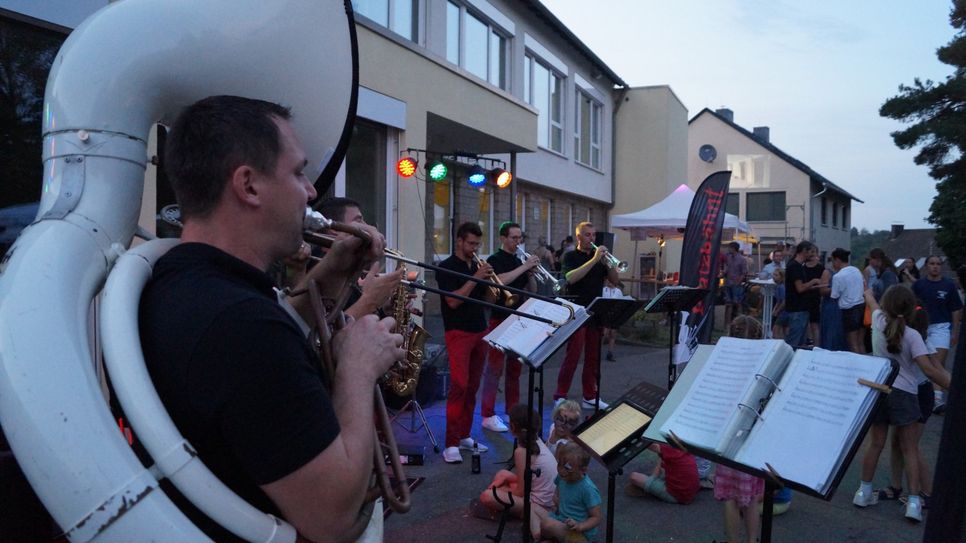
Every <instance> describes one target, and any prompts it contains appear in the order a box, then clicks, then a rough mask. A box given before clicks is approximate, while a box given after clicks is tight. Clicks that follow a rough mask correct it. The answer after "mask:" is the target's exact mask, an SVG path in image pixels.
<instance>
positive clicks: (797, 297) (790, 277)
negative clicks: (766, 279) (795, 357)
mask: <svg viewBox="0 0 966 543" xmlns="http://www.w3.org/2000/svg"><path fill="white" fill-rule="evenodd" d="M816 254H818V247H816V246H815V244H814V243H812V242H810V241H802V242H800V243H799V244H798V245H796V246H795V257H794V258H792V259H791V260H789V261H788V266H787V267H786V268H785V314H786V315H788V333H787V334H786V335H785V342H786V343H788V344H789V345H791V346H792V347H799V346H800V345H802V344H804V343H805V333H806V331H807V330H808V298H807V297H806V296H803V295H804V294H806V293H808V292H817V291H818V290H817V289H818V288H819V287H820V286H821V283H822V280H821V279H811V280H809V279H808V278H807V275H806V272H805V261H806V260H808V259H809V257H811V256H814V255H816Z"/></svg>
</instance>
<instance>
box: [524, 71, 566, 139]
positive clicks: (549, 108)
mask: <svg viewBox="0 0 966 543" xmlns="http://www.w3.org/2000/svg"><path fill="white" fill-rule="evenodd" d="M523 72H524V73H523V80H524V93H525V98H526V100H527V103H528V104H530V105H532V106H533V107H535V108H537V110H538V111H539V112H540V114H539V117H538V118H537V144H538V145H540V146H541V147H544V148H547V149H550V150H551V151H556V152H558V153H561V154H562V153H563V77H561V76H559V75H557V73H556V72H554V71H553V70H552V69H550V68H549V67H548V66H546V65H544V64H542V63H541V62H540V61H538V60H536V59H535V58H533V57H531V56H529V55H528V56H527V57H525V60H524V63H523Z"/></svg>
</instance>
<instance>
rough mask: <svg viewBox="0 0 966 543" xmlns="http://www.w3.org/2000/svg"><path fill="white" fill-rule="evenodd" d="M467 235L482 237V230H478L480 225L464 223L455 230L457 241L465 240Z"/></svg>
mask: <svg viewBox="0 0 966 543" xmlns="http://www.w3.org/2000/svg"><path fill="white" fill-rule="evenodd" d="M468 234H473V235H474V236H478V237H483V230H480V225H478V224H476V223H475V222H464V223H463V224H461V225H460V227H459V228H457V229H456V237H457V238H458V239H466V236H467V235H468Z"/></svg>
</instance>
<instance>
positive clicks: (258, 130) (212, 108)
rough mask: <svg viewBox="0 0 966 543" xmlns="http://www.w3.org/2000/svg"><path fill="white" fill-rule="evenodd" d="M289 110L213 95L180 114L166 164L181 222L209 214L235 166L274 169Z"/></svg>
mask: <svg viewBox="0 0 966 543" xmlns="http://www.w3.org/2000/svg"><path fill="white" fill-rule="evenodd" d="M291 117H292V114H291V112H290V111H289V110H288V108H285V107H282V106H280V105H278V104H274V103H272V102H266V101H264V100H254V99H251V98H242V97H240V96H209V97H208V98H204V99H202V100H199V101H197V102H195V103H194V104H192V105H190V106H188V107H187V108H185V109H184V111H182V112H181V114H180V115H179V116H178V118H177V119H176V120H175V122H174V124H173V125H172V126H171V130H170V132H169V133H168V135H167V138H166V140H165V158H164V168H165V172H166V173H167V175H168V177H169V179H170V181H171V187H172V188H173V189H174V193H175V196H176V197H177V199H178V205H179V206H180V207H181V217H182V220H183V219H186V218H191V217H205V216H207V215H209V214H210V213H211V212H212V210H214V208H215V206H216V205H217V204H218V200H220V199H221V194H222V192H223V191H224V188H225V184H226V183H227V182H228V178H229V177H230V176H231V174H232V172H234V171H235V169H236V168H238V167H239V166H241V165H243V164H248V165H250V166H251V167H253V168H255V169H256V170H258V171H259V172H262V173H270V172H272V171H274V170H275V165H276V162H277V160H278V156H279V153H280V152H281V141H280V139H281V138H280V134H279V130H278V125H277V124H276V119H281V120H288V119H290V118H291Z"/></svg>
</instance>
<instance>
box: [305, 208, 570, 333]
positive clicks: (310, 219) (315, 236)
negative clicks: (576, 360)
mask: <svg viewBox="0 0 966 543" xmlns="http://www.w3.org/2000/svg"><path fill="white" fill-rule="evenodd" d="M322 224H331V225H332V227H331V229H333V230H339V231H345V232H353V230H355V231H358V233H359V234H360V235H361V237H363V238H367V237H368V236H367V234H366V233H365V232H364V231H362V230H359V229H358V228H357V227H355V226H353V225H345V224H341V223H338V222H334V221H329V219H326V218H325V217H322V215H321V214H319V213H318V212H315V211H312V210H308V211H307V212H306V221H305V229H304V230H303V232H302V239H303V240H304V241H305V242H306V243H309V244H312V245H318V246H320V247H331V246H332V244H333V243H335V241H336V239H335V238H334V237H333V236H332V235H329V234H323V233H319V232H316V231H314V230H318V229H320V228H329V227H327V226H318V225H322ZM384 256H385V257H386V258H392V259H393V260H398V261H400V262H405V263H407V264H412V265H413V266H417V267H420V268H424V269H427V270H433V271H435V272H436V273H447V274H450V275H455V276H457V277H461V278H463V279H465V280H467V281H473V282H475V283H480V284H484V285H488V286H490V287H493V288H496V289H501V288H502V289H503V290H506V291H508V292H512V293H515V294H517V295H523V296H529V297H531V298H536V299H538V300H543V301H545V302H547V303H552V304H555V305H560V306H563V307H565V308H567V310H568V312H569V313H570V315H569V316H568V317H567V319H566V320H564V321H562V322H555V321H552V320H550V319H546V318H543V317H538V316H535V315H531V314H528V313H524V312H522V311H517V310H516V309H510V308H507V307H502V306H498V305H495V304H491V303H489V302H486V301H483V300H477V299H476V298H469V297H466V296H460V295H458V294H455V293H453V292H449V291H445V290H440V289H437V288H433V287H429V286H427V285H425V284H423V283H421V282H416V281H403V283H404V284H406V285H408V286H411V287H413V288H417V289H420V290H425V291H428V292H434V293H436V294H440V295H442V296H448V297H451V298H456V299H459V300H463V301H464V302H468V303H474V304H480V305H483V306H486V307H490V308H492V309H499V310H501V311H505V312H508V313H511V314H514V315H518V316H521V317H524V318H527V319H532V320H536V321H540V322H545V323H547V324H550V325H552V326H554V327H558V328H559V327H560V326H563V325H564V324H566V323H568V322H570V321H572V320H573V319H574V310H573V308H572V307H571V306H570V305H568V304H567V303H565V302H563V301H561V300H558V299H556V298H550V297H547V296H540V295H538V294H534V293H532V292H527V291H523V290H520V289H516V288H513V287H508V286H505V285H499V284H497V283H492V282H490V281H487V280H486V279H480V278H478V277H474V276H472V275H466V274H463V273H459V272H455V271H453V270H449V269H446V268H441V267H439V266H434V265H432V264H427V263H425V262H420V261H418V260H414V259H412V258H407V257H405V256H403V254H402V253H400V252H399V251H396V250H394V249H390V248H386V249H385V250H384ZM301 293H302V292H301V291H293V292H291V293H290V295H291V296H297V295H299V294H301Z"/></svg>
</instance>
